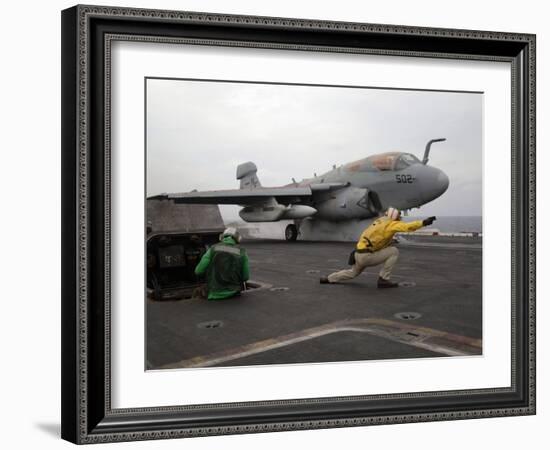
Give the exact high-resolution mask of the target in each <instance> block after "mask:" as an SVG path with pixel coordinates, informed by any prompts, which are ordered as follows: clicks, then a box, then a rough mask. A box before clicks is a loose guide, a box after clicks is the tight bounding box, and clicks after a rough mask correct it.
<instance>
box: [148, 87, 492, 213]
mask: <svg viewBox="0 0 550 450" xmlns="http://www.w3.org/2000/svg"><path fill="white" fill-rule="evenodd" d="M482 104H483V95H482V94H475V93H449V92H425V91H400V90H383V89H359V88H341V87H314V86H292V85H267V84H250V83H230V82H201V81H186V80H148V81H147V195H155V194H159V193H163V192H185V191H190V190H193V189H198V190H215V189H232V188H238V182H237V180H236V179H235V169H236V166H237V165H238V164H240V163H242V162H246V161H254V162H255V163H256V165H257V167H258V177H259V179H260V181H261V183H262V184H263V185H264V186H277V185H281V184H287V183H289V182H290V181H291V177H294V178H296V180H301V179H302V178H306V177H310V176H312V175H313V172H316V173H317V174H320V173H322V172H325V171H327V170H330V168H331V167H332V165H333V164H337V165H340V164H344V163H346V162H350V161H354V160H356V159H360V158H364V157H366V156H369V155H372V154H375V153H382V152H386V151H404V152H410V153H414V154H415V155H416V156H417V157H419V158H420V159H421V158H422V155H423V153H424V147H425V145H426V142H427V141H428V140H430V139H432V138H439V137H445V138H447V141H446V142H444V143H439V144H434V145H433V147H432V151H431V154H430V162H429V164H431V165H433V166H435V167H438V168H440V169H442V170H443V171H444V172H445V173H446V174H447V175H448V176H449V179H450V186H449V189H448V190H447V192H446V193H445V194H443V196H442V197H440V198H439V199H437V200H435V201H433V202H431V203H428V204H427V205H424V206H423V207H422V208H421V209H420V210H414V211H413V212H412V214H413V215H428V214H429V215H432V214H433V215H442V216H443V215H471V216H480V215H481V208H482V180H481V177H482ZM236 212H237V207H223V208H222V213H223V214H224V218H226V219H233V218H235V217H237V216H236Z"/></svg>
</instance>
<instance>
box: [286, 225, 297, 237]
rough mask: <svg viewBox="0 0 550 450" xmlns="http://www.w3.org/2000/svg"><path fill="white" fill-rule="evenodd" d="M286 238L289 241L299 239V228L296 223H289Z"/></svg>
mask: <svg viewBox="0 0 550 450" xmlns="http://www.w3.org/2000/svg"><path fill="white" fill-rule="evenodd" d="M285 239H286V240H287V241H295V240H296V239H298V228H296V225H294V224H293V223H291V224H290V225H287V227H286V228H285Z"/></svg>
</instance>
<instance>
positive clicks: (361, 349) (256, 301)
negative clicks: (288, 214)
mask: <svg viewBox="0 0 550 450" xmlns="http://www.w3.org/2000/svg"><path fill="white" fill-rule="evenodd" d="M243 246H244V247H245V248H246V249H247V251H248V255H249V258H250V266H251V278H252V280H253V281H255V282H259V283H261V284H262V285H263V287H262V288H261V289H254V290H251V291H248V292H246V293H244V294H243V295H241V296H240V297H237V298H233V299H228V300H222V301H207V300H204V299H190V300H179V301H166V302H153V301H150V300H148V301H147V346H146V348H147V367H148V368H149V369H168V368H183V367H207V366H245V365H255V364H285V363H310V362H329V361H353V360H375V359H397V358H419V357H444V356H457V355H479V354H481V353H482V346H481V323H482V314H481V312H482V294H481V287H482V286H481V266H482V259H481V256H482V252H481V238H450V237H441V236H433V237H424V236H423V237H418V236H414V237H413V236H406V237H405V238H404V239H402V242H401V244H399V245H398V248H399V250H400V258H399V261H398V263H397V266H396V269H395V271H394V275H393V280H394V281H397V282H404V284H406V285H409V284H413V286H409V287H405V286H403V287H400V288H397V289H377V288H376V279H377V276H378V269H379V267H373V268H369V269H367V270H366V271H365V272H364V273H363V274H362V275H360V276H359V277H357V278H355V279H354V280H352V281H349V282H347V283H345V284H344V283H342V284H339V285H321V284H319V277H320V276H321V275H326V274H328V273H330V272H332V271H335V270H339V269H342V268H347V267H348V266H347V263H346V261H347V257H348V253H349V251H350V250H351V248H353V244H352V243H342V242H330V243H327V242H301V241H298V242H294V243H288V242H285V241H270V240H249V241H245V242H243ZM399 313H417V314H420V317H418V318H416V319H410V317H411V315H410V314H409V315H408V316H407V315H405V316H404V317H405V318H398V317H396V315H398V314H399ZM407 317H409V319H407Z"/></svg>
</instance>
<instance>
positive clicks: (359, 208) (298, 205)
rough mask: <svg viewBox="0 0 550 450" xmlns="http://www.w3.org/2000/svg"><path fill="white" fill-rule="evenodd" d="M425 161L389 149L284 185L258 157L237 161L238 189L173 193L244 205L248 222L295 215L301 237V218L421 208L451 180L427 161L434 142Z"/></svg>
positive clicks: (292, 228) (293, 235)
mask: <svg viewBox="0 0 550 450" xmlns="http://www.w3.org/2000/svg"><path fill="white" fill-rule="evenodd" d="M444 140H445V139H444V138H440V139H432V140H431V141H429V142H428V143H427V144H426V149H425V151H424V157H423V159H422V161H420V160H419V159H418V158H417V157H416V156H414V155H413V154H411V153H402V152H388V153H380V154H377V155H372V156H369V157H367V158H364V159H360V160H358V161H354V162H351V163H348V164H344V165H342V166H340V167H336V166H333V168H332V170H330V171H329V172H327V173H324V174H322V175H319V176H314V177H313V178H309V179H304V180H302V181H300V182H296V181H294V179H293V183H292V184H289V185H286V186H281V187H269V188H268V187H263V186H262V185H261V184H260V180H259V179H258V176H257V168H256V165H255V164H254V163H253V162H246V163H243V164H240V165H239V166H237V180H240V188H239V189H230V190H223V191H204V192H197V191H193V192H186V193H180V194H169V195H168V197H169V198H172V199H173V200H174V201H175V202H176V203H198V204H218V205H240V206H242V207H243V208H242V209H241V210H240V211H239V216H240V217H241V218H242V219H243V220H244V221H246V222H277V221H279V220H294V223H293V224H290V225H288V226H287V227H286V230H285V238H286V240H288V241H294V240H296V239H297V237H298V232H299V227H300V225H301V223H302V220H304V219H308V220H312V221H317V220H325V221H330V222H342V221H351V220H362V219H368V218H371V217H376V216H378V215H379V214H380V212H381V211H384V210H385V209H387V208H388V207H389V206H393V207H394V208H397V209H400V210H405V211H406V210H409V209H412V208H418V207H420V206H422V205H424V204H426V203H428V202H430V201H432V200H434V199H436V198H438V197H439V196H441V195H442V194H443V193H444V192H445V191H446V190H447V188H448V186H449V178H448V177H447V175H445V173H443V171H441V170H440V169H437V168H435V167H432V166H428V157H429V154H430V148H431V145H432V144H433V143H434V142H441V141H444Z"/></svg>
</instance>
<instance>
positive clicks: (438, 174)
mask: <svg viewBox="0 0 550 450" xmlns="http://www.w3.org/2000/svg"><path fill="white" fill-rule="evenodd" d="M423 180H424V182H423V183H422V192H423V194H424V195H423V197H424V201H425V202H430V201H432V200H435V199H436V198H438V197H440V196H441V195H443V194H444V193H445V191H446V190H447V188H448V187H449V177H448V176H447V175H446V174H445V173H444V172H443V171H442V170H439V169H436V168H435V167H426V171H425V172H424V177H423Z"/></svg>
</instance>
